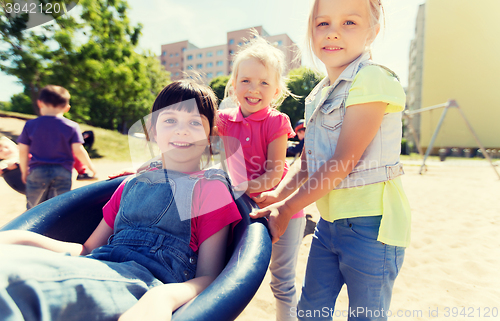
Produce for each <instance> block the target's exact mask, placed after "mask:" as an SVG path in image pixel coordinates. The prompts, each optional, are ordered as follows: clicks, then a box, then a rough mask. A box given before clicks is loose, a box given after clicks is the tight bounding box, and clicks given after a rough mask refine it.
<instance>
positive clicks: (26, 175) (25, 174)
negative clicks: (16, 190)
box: [21, 171, 28, 184]
mask: <svg viewBox="0 0 500 321" xmlns="http://www.w3.org/2000/svg"><path fill="white" fill-rule="evenodd" d="M27 179H28V173H26V172H23V171H21V180H22V181H23V183H24V184H26V180H27Z"/></svg>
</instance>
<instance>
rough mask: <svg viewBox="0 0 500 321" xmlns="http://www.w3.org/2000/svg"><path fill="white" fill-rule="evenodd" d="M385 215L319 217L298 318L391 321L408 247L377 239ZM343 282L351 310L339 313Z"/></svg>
mask: <svg viewBox="0 0 500 321" xmlns="http://www.w3.org/2000/svg"><path fill="white" fill-rule="evenodd" d="M381 218H382V216H369V217H356V218H349V219H340V220H336V221H334V222H333V223H330V222H327V221H325V220H323V219H320V220H319V222H318V224H317V225H316V230H315V232H314V236H313V241H312V244H311V250H310V252H309V258H308V262H307V268H306V275H305V278H304V284H303V287H302V295H301V297H300V300H299V304H298V307H297V314H298V317H299V320H332V318H333V316H335V315H336V316H339V315H343V316H344V317H345V316H347V317H348V320H387V314H386V311H387V310H388V309H389V306H390V302H391V296H392V288H393V285H394V280H395V279H396V276H397V275H398V273H399V270H400V269H401V265H402V264H403V259H404V248H403V247H397V246H392V245H387V244H384V243H381V242H379V241H377V236H378V230H379V227H380V220H381ZM344 283H345V284H346V285H347V292H348V296H349V310H348V311H343V312H344V313H343V314H341V311H335V301H336V300H337V296H338V294H339V292H340V290H341V288H342V286H343V285H344ZM335 313H337V314H335Z"/></svg>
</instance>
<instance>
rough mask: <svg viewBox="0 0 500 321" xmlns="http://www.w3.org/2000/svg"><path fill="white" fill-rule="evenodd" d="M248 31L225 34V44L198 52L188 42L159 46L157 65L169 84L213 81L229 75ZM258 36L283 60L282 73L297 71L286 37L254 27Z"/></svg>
mask: <svg viewBox="0 0 500 321" xmlns="http://www.w3.org/2000/svg"><path fill="white" fill-rule="evenodd" d="M251 29H252V28H247V29H242V30H234V31H230V32H227V38H226V39H227V41H226V43H225V44H221V45H216V46H212V47H206V48H198V47H196V46H195V45H193V44H192V43H190V42H189V41H187V40H185V41H181V42H176V43H171V44H165V45H162V46H161V56H160V59H161V63H162V65H163V66H164V68H165V69H166V70H168V71H170V72H171V78H172V80H178V79H183V78H185V77H186V76H189V75H192V74H199V75H200V76H201V77H202V80H203V81H204V82H205V83H209V82H210V81H211V80H212V79H213V78H215V77H218V76H223V75H229V74H230V73H231V71H232V60H233V59H232V58H233V55H234V54H235V53H236V52H237V51H238V48H239V47H240V46H242V45H243V44H245V42H246V41H248V39H250V37H251V33H250V32H251V31H250V30H251ZM253 29H255V30H257V32H258V34H259V35H260V36H262V37H264V38H266V39H267V40H268V41H269V42H271V43H272V44H274V45H275V46H276V47H277V48H279V49H281V50H282V51H283V52H284V54H285V57H286V66H287V68H286V71H285V72H286V73H288V71H289V70H291V69H294V68H298V67H300V65H301V62H300V60H296V59H295V52H296V45H295V43H294V42H293V41H292V40H291V39H290V37H288V35H286V34H281V35H274V36H271V35H269V34H268V33H267V32H266V31H265V30H264V28H262V26H258V27H254V28H253Z"/></svg>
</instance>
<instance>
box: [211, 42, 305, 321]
mask: <svg viewBox="0 0 500 321" xmlns="http://www.w3.org/2000/svg"><path fill="white" fill-rule="evenodd" d="M284 58H285V57H284V54H283V52H282V51H281V50H280V49H278V48H276V47H274V46H273V45H271V44H270V43H269V42H268V41H267V40H265V39H264V38H262V37H260V36H259V35H258V34H255V33H254V34H253V38H252V39H251V40H250V41H249V42H248V43H247V44H246V45H245V46H243V47H242V48H241V50H240V51H239V52H238V53H237V54H236V56H235V58H234V64H233V73H232V74H231V78H230V79H229V81H228V84H227V87H226V95H228V93H229V92H231V93H232V95H231V96H232V98H233V100H234V101H235V102H236V103H237V107H236V108H232V109H224V110H220V111H219V124H218V125H217V127H218V130H219V133H220V135H221V136H222V139H223V141H224V147H225V150H226V157H227V164H228V171H229V173H230V174H231V179H232V181H233V183H235V184H236V187H235V190H236V191H245V192H246V193H247V194H249V195H250V196H257V195H259V194H260V193H262V192H264V191H268V190H270V189H273V188H274V187H275V186H276V185H278V183H279V182H280V180H281V179H282V178H283V177H284V175H285V174H286V172H287V171H288V164H287V163H286V161H285V158H286V146H287V139H288V138H290V137H293V136H295V133H294V132H293V129H292V127H291V125H290V119H289V118H288V116H287V115H286V114H283V113H281V112H279V111H278V110H276V109H275V108H273V107H274V106H276V105H279V102H280V101H282V99H284V97H286V96H287V95H288V94H289V91H288V89H287V87H286V84H285V79H284V77H283V76H282V75H283V72H284V69H285V64H284V61H285V59H284ZM230 138H232V139H230ZM234 139H237V140H234ZM235 143H236V144H235ZM238 156H239V157H238ZM240 159H243V160H242V161H240ZM293 214H294V215H293V217H292V219H291V220H290V224H288V227H287V228H286V231H284V234H283V236H282V237H281V239H280V240H279V241H278V242H276V243H275V244H273V249H272V254H271V264H270V266H269V270H270V272H271V282H270V285H271V290H272V291H273V294H274V297H275V298H276V320H277V321H293V320H296V317H294V316H292V315H290V309H292V308H295V306H296V305H297V295H296V286H295V270H296V266H297V256H298V253H299V248H300V244H301V243H302V238H303V235H304V228H305V219H304V216H305V214H304V211H303V210H302V209H300V208H299V209H297V210H296V211H295V213H293Z"/></svg>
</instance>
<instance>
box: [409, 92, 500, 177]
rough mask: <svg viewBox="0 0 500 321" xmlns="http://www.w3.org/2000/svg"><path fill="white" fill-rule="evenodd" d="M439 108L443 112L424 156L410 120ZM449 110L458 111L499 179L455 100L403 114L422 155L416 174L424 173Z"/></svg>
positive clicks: (484, 149)
mask: <svg viewBox="0 0 500 321" xmlns="http://www.w3.org/2000/svg"><path fill="white" fill-rule="evenodd" d="M440 108H444V111H443V113H442V114H441V118H440V119H439V122H438V125H437V127H436V129H435V130H434V133H433V134H432V138H431V141H430V143H429V146H428V147H427V150H426V151H425V155H424V153H423V150H422V147H421V146H420V144H419V140H418V137H417V135H416V132H415V129H414V128H413V125H412V118H413V116H414V115H416V114H420V113H423V112H426V111H431V110H436V109H440ZM450 108H456V109H457V110H458V112H459V113H460V115H461V116H462V118H463V119H464V121H465V124H466V125H467V128H468V129H469V131H470V132H471V134H472V136H473V137H474V139H475V140H476V142H477V144H478V145H479V148H480V149H481V151H482V153H483V155H484V157H485V158H486V159H487V160H488V162H489V163H490V165H491V167H492V168H493V170H494V171H495V173H496V174H497V176H498V179H500V174H499V173H498V171H497V169H496V168H495V165H494V164H493V162H492V160H491V157H490V156H489V155H488V153H487V152H486V148H484V146H483V144H482V143H481V141H480V140H479V137H478V136H477V134H476V132H475V131H474V129H473V128H472V125H471V124H470V123H469V121H468V120H467V117H465V114H464V113H463V111H462V109H461V108H460V106H459V105H458V103H457V102H456V100H453V99H451V100H448V101H447V102H446V103H442V104H438V105H434V106H430V107H426V108H421V109H416V110H407V111H405V113H404V117H405V118H406V119H408V129H409V130H410V133H411V135H412V137H413V139H414V141H415V145H416V147H417V149H418V153H419V154H420V155H424V159H423V162H422V165H421V166H420V171H419V172H418V173H419V174H420V175H422V174H423V173H424V172H425V171H427V168H426V165H425V161H426V160H427V158H428V157H429V154H430V153H431V151H432V147H433V145H434V142H435V140H436V137H437V135H438V133H439V130H440V129H441V126H442V125H443V121H444V118H445V117H446V113H447V112H448V110H449V109H450Z"/></svg>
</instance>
